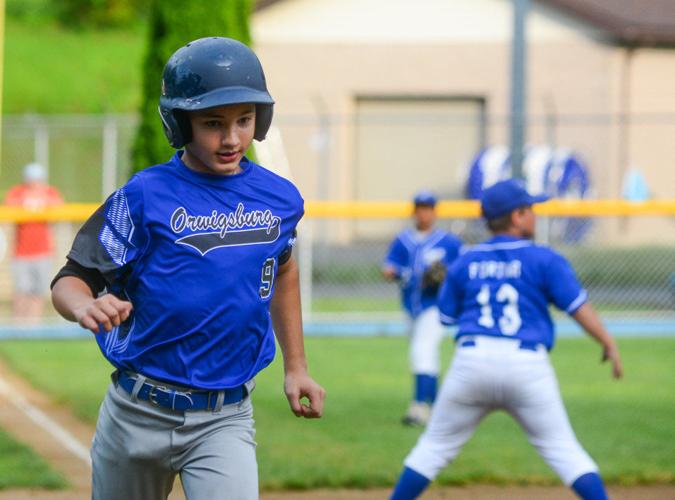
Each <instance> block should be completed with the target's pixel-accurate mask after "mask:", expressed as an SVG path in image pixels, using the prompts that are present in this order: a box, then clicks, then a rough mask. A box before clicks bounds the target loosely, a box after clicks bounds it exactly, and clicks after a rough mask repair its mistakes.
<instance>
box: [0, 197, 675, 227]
mask: <svg viewBox="0 0 675 500" xmlns="http://www.w3.org/2000/svg"><path fill="white" fill-rule="evenodd" d="M96 208H98V205H97V204H94V203H69V204H66V205H63V206H60V207H57V208H51V209H49V210H46V211H37V212H36V211H30V210H26V209H22V208H16V207H8V206H3V205H0V222H29V221H48V222H67V221H68V222H82V221H85V220H86V219H87V218H88V217H89V216H90V215H91V214H92V213H93V212H94V211H95V210H96ZM535 210H536V212H537V213H538V214H540V215H546V216H551V217H611V216H622V217H624V216H648V215H649V216H666V217H674V216H675V200H650V201H644V202H630V201H625V200H551V201H548V202H546V203H542V204H540V205H536V207H535ZM305 211H306V216H307V217H308V218H336V217H337V218H339V217H345V218H353V219H373V218H374V219H385V218H404V217H409V216H410V214H411V213H412V205H411V204H410V203H409V202H403V201H307V202H306V204H305ZM437 211H438V215H439V217H441V218H460V219H461V218H464V219H470V218H476V217H478V216H479V215H480V207H479V205H478V202H475V201H442V202H440V203H439V204H438V206H437Z"/></svg>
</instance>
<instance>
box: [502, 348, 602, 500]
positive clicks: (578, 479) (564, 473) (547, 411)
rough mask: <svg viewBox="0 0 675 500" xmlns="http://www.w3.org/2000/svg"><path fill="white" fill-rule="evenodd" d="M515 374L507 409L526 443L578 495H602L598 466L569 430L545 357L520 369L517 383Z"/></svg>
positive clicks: (591, 499)
mask: <svg viewBox="0 0 675 500" xmlns="http://www.w3.org/2000/svg"><path fill="white" fill-rule="evenodd" d="M537 354H541V353H531V354H527V353H525V354H524V356H530V355H532V356H536V355H537ZM519 368H520V369H522V368H523V366H521V367H519ZM525 377H527V379H528V382H527V383H525V380H524V378H525ZM518 378H519V377H513V379H515V380H516V381H515V382H514V383H513V385H512V387H513V388H515V391H516V392H515V394H514V395H512V396H511V397H510V398H509V403H508V405H509V406H508V408H507V410H508V411H509V412H510V413H511V414H512V415H513V416H514V418H516V420H517V421H518V422H519V423H520V424H521V426H522V427H523V429H524V430H525V432H526V433H527V436H528V439H529V441H530V443H532V445H533V446H534V447H535V448H536V449H537V452H538V453H539V454H540V455H541V457H542V458H543V459H544V460H545V461H546V462H547V463H548V464H549V466H550V467H551V468H552V469H553V470H554V471H555V472H556V473H557V474H558V476H559V477H560V478H561V479H562V481H563V482H564V483H565V484H566V485H567V486H570V487H572V488H573V489H574V490H575V491H576V492H577V493H578V494H579V496H581V498H584V499H588V500H602V499H605V498H606V494H605V490H604V486H603V485H602V480H601V478H600V476H599V475H598V466H597V464H596V463H595V462H594V461H593V459H592V458H591V457H590V456H589V455H588V453H587V452H586V451H585V450H584V449H583V447H582V446H581V444H580V443H579V441H578V440H577V438H576V436H575V434H574V431H573V430H572V426H571V424H570V422H569V418H568V417H567V412H566V411H565V407H564V405H563V402H562V398H561V396H560V390H559V387H558V382H557V379H556V376H555V372H554V371H553V368H552V367H551V365H550V363H549V362H548V358H547V357H543V358H542V362H541V363H537V365H536V366H530V367H529V369H527V368H526V369H525V370H523V371H522V372H521V375H520V378H523V380H522V381H521V383H518V382H517V379H518Z"/></svg>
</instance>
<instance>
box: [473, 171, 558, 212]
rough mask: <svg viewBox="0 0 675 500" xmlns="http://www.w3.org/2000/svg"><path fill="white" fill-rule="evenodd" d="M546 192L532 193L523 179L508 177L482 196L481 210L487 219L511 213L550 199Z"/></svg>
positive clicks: (488, 189)
mask: <svg viewBox="0 0 675 500" xmlns="http://www.w3.org/2000/svg"><path fill="white" fill-rule="evenodd" d="M548 199H549V197H548V196H547V195H545V194H538V195H531V194H530V193H528V192H527V189H525V184H524V183H523V181H521V180H518V179H507V180H505V181H499V182H498V183H496V184H493V185H492V186H490V187H489V188H487V189H486V190H485V191H483V194H482V195H481V198H480V206H481V211H482V212H483V217H485V218H486V219H494V218H496V217H500V216H502V215H506V214H510V213H511V212H512V211H514V210H515V209H516V208H520V207H529V206H532V205H534V204H535V203H541V202H543V201H546V200H548Z"/></svg>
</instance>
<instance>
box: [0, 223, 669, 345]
mask: <svg viewBox="0 0 675 500" xmlns="http://www.w3.org/2000/svg"><path fill="white" fill-rule="evenodd" d="M363 222H368V223H369V224H374V225H378V226H382V229H381V231H379V233H383V234H384V233H386V237H378V238H374V239H368V238H363V237H356V238H352V239H348V240H345V241H343V242H336V241H335V239H334V238H327V237H326V235H329V234H339V233H347V234H348V233H349V228H350V227H351V228H354V227H355V226H356V225H358V223H363ZM409 223H410V221H409V220H407V219H402V218H395V217H392V218H377V219H365V221H364V219H352V218H345V217H342V218H340V217H334V218H330V217H329V218H325V217H324V218H312V217H311V216H308V217H306V218H305V220H303V221H302V222H301V225H300V228H299V238H298V245H297V249H296V252H295V255H296V257H297V259H298V261H299V264H300V268H301V287H302V298H303V313H304V317H305V320H306V321H307V322H308V324H309V325H311V326H310V327H309V328H310V331H316V332H319V333H325V334H340V333H345V334H350V333H351V334H357V333H358V334H368V333H372V334H387V333H390V334H391V333H402V332H403V329H404V325H405V323H404V321H403V314H402V312H401V310H400V306H399V292H398V288H397V285H396V284H393V283H390V282H386V281H385V280H384V279H383V278H382V277H381V274H380V267H381V263H382V260H383V257H384V255H385V253H386V250H387V246H388V245H389V242H390V239H391V238H393V237H394V235H395V233H396V232H398V231H399V230H401V229H403V228H404V227H405V226H406V225H408V224H409ZM570 224H571V225H574V226H575V227H576V226H586V227H585V228H584V231H585V237H584V238H583V240H582V241H576V242H575V243H573V244H570V243H569V242H567V241H566V238H567V236H566V234H567V233H566V231H567V229H565V228H567V227H569V226H570ZM631 224H639V225H640V226H641V227H643V228H649V227H653V228H654V232H653V233H652V234H651V237H650V238H649V239H648V240H647V241H645V242H644V243H642V244H631V245H618V244H607V243H606V241H605V239H604V238H603V233H604V231H605V227H606V226H608V225H618V226H626V225H631ZM664 224H665V226H664ZM438 225H439V226H440V227H441V228H444V229H447V230H449V231H452V232H454V233H455V234H456V235H458V236H459V237H460V238H461V239H462V240H463V241H464V243H465V244H466V245H471V244H475V243H477V242H480V241H482V240H483V239H484V238H486V237H487V236H488V235H487V233H486V230H485V228H484V226H483V223H482V222H481V221H480V220H478V219H452V218H451V219H445V218H444V219H440V220H439V223H438ZM668 226H669V227H671V230H672V229H673V228H674V227H675V218H673V217H672V216H632V217H620V218H619V217H594V218H583V219H569V218H551V217H539V220H538V228H537V234H538V236H537V240H538V241H539V242H540V243H546V242H548V243H549V244H551V245H552V246H553V247H555V248H556V249H557V250H559V251H560V252H561V253H562V254H564V255H565V256H567V257H568V258H569V259H570V261H571V262H572V264H573V265H574V267H575V269H576V270H577V273H578V276H579V278H580V280H581V281H582V283H583V284H584V286H585V287H586V288H587V290H588V292H589V294H590V297H591V300H592V302H593V303H594V305H595V306H596V307H597V309H599V310H600V311H601V312H602V314H603V316H604V317H606V318H610V319H613V321H615V322H616V323H615V324H618V325H620V326H621V325H623V326H624V327H626V328H628V327H629V326H630V328H632V330H633V331H634V332H635V333H640V332H641V331H644V332H652V333H654V332H656V333H664V332H666V333H667V330H668V329H670V331H671V333H672V331H673V327H674V326H675V246H673V245H672V244H670V243H669V242H668V240H667V239H666V237H665V235H664V233H663V232H662V231H663V227H668ZM78 227H79V223H66V222H62V223H57V224H54V230H55V236H56V238H55V239H56V246H57V251H56V255H55V257H54V261H53V265H54V271H56V269H57V268H58V267H59V266H60V265H61V264H62V263H63V259H64V256H65V254H66V253H67V251H68V248H69V246H70V244H71V242H72V238H73V236H74V233H75V232H76V230H77V228H78ZM345 228H346V229H345ZM12 229H13V228H12V226H11V225H10V224H2V225H0V230H2V232H3V234H4V235H5V236H6V238H5V239H6V241H5V243H6V245H5V246H6V249H9V248H11V245H12ZM352 234H357V233H352ZM4 253H5V256H4V258H3V259H2V260H0V291H1V292H0V306H1V307H0V312H1V313H2V317H4V318H5V319H9V317H10V308H9V303H10V301H11V298H12V290H13V283H12V279H11V258H10V253H9V252H4ZM49 315H50V316H51V317H54V312H53V311H51V312H50V313H49ZM654 328H656V330H654Z"/></svg>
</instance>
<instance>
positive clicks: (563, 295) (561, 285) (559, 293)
mask: <svg viewBox="0 0 675 500" xmlns="http://www.w3.org/2000/svg"><path fill="white" fill-rule="evenodd" d="M545 273H546V287H547V291H548V294H549V300H550V301H551V302H552V303H553V304H555V306H556V307H557V308H558V309H560V310H562V311H565V312H567V313H568V314H574V313H575V312H576V311H577V309H579V308H580V307H581V306H582V305H583V304H584V303H585V302H586V301H587V300H588V293H587V292H586V290H584V288H583V287H582V286H581V283H579V280H578V279H577V276H576V273H575V272H574V269H573V268H572V265H571V264H570V263H569V261H568V260H567V259H565V257H563V256H562V255H560V254H558V253H555V252H553V253H552V258H551V259H550V261H549V262H548V263H547V265H546V268H545Z"/></svg>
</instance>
